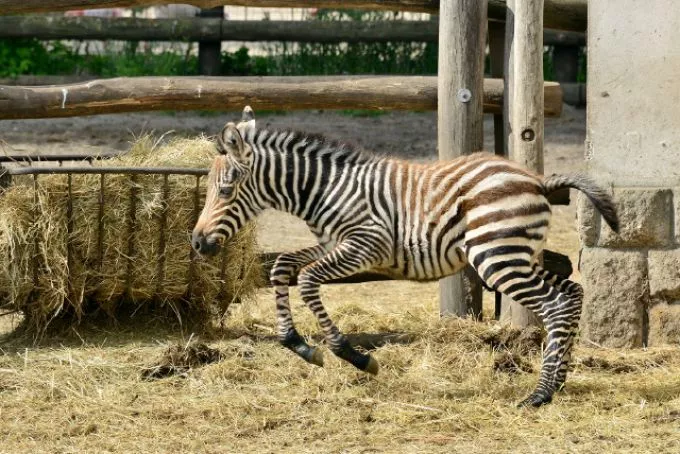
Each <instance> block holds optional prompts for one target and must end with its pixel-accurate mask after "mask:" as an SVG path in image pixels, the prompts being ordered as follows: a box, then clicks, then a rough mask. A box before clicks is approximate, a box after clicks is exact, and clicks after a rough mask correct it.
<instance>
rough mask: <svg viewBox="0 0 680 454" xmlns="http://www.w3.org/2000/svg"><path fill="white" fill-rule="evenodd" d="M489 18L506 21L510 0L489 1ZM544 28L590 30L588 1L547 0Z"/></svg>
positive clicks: (544, 12) (544, 11)
mask: <svg viewBox="0 0 680 454" xmlns="http://www.w3.org/2000/svg"><path fill="white" fill-rule="evenodd" d="M488 1H489V17H490V18H494V19H500V20H506V16H505V14H506V8H507V5H510V3H511V2H510V1H508V0H488ZM544 3H545V6H544V9H543V10H542V13H543V18H544V19H543V26H544V27H545V28H554V29H557V30H571V31H577V32H583V31H586V29H587V28H588V1H587V0H545V1H544Z"/></svg>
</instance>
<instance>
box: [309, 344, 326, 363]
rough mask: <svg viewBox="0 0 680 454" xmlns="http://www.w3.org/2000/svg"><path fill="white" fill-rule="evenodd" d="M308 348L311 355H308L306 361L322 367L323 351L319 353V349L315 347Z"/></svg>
mask: <svg viewBox="0 0 680 454" xmlns="http://www.w3.org/2000/svg"><path fill="white" fill-rule="evenodd" d="M310 350H311V355H309V358H308V359H307V361H308V362H309V363H310V364H314V365H315V366H319V367H323V353H321V350H319V349H318V348H316V347H310Z"/></svg>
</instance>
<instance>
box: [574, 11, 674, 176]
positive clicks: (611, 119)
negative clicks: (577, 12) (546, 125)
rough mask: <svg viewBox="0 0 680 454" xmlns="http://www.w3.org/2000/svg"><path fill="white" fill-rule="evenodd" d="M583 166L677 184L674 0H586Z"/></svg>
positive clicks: (593, 169)
mask: <svg viewBox="0 0 680 454" xmlns="http://www.w3.org/2000/svg"><path fill="white" fill-rule="evenodd" d="M588 9H589V11H588V139H587V143H586V144H587V148H586V159H588V160H589V165H590V169H591V170H592V171H593V172H594V173H597V174H599V175H601V176H602V177H605V178H607V179H608V180H610V181H611V182H613V183H614V184H616V185H623V186H660V185H674V184H680V2H679V1H678V0H644V1H640V0H591V1H589V2H588Z"/></svg>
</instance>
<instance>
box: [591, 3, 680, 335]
mask: <svg viewBox="0 0 680 454" xmlns="http://www.w3.org/2000/svg"><path fill="white" fill-rule="evenodd" d="M613 12H615V13H613ZM678 24H680V8H678V2H677V0H646V1H644V2H641V1H639V0H590V1H589V2H588V85H587V98H588V108H587V109H588V110H587V128H586V131H587V133H586V134H587V137H586V142H585V150H584V151H585V153H584V155H585V161H586V163H587V166H588V173H589V174H590V176H591V177H592V178H593V179H594V180H595V181H596V182H597V183H598V184H600V185H602V186H604V187H610V188H613V189H612V191H613V195H614V199H615V201H616V204H617V205H618V208H619V215H620V217H621V232H620V234H618V235H617V234H615V233H614V232H612V231H611V230H610V229H609V227H607V226H606V225H605V224H604V223H603V222H602V220H601V219H600V217H599V214H596V213H594V211H593V209H592V207H591V206H590V205H589V204H588V203H587V202H585V201H580V202H579V209H578V211H579V223H580V235H581V241H582V248H583V249H582V253H581V260H580V262H581V275H582V278H583V286H584V290H585V300H584V308H583V317H582V320H581V328H582V330H581V332H582V337H583V339H584V340H585V341H586V343H587V341H588V340H590V341H592V342H595V343H596V344H599V345H603V346H607V347H641V346H643V345H655V344H659V343H680V123H679V122H678V119H679V118H680V78H678V77H677V75H678V74H680V46H678V43H680V26H678Z"/></svg>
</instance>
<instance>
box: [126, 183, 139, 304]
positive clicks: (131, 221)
mask: <svg viewBox="0 0 680 454" xmlns="http://www.w3.org/2000/svg"><path fill="white" fill-rule="evenodd" d="M136 224H137V176H136V175H134V174H133V175H130V210H129V212H128V231H127V234H128V248H127V257H126V258H127V276H126V279H125V293H126V295H127V298H128V300H131V299H132V273H133V259H134V254H135V229H136Z"/></svg>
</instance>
